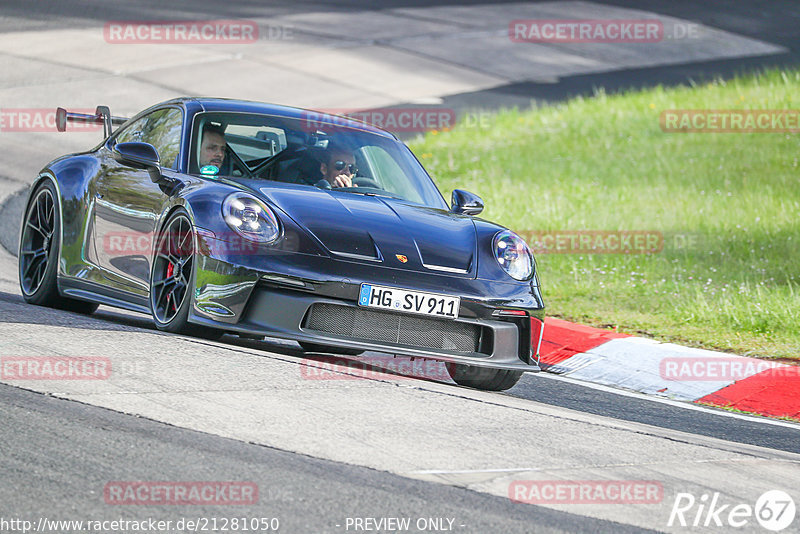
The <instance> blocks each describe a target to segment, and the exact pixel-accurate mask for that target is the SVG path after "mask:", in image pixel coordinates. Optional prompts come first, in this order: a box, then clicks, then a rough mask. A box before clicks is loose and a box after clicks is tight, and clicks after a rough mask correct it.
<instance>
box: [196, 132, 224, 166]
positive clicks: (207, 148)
mask: <svg viewBox="0 0 800 534" xmlns="http://www.w3.org/2000/svg"><path fill="white" fill-rule="evenodd" d="M226 147H227V144H226V142H225V133H224V132H223V131H222V128H220V127H219V126H216V125H214V124H211V123H207V124H206V125H205V126H203V141H202V143H200V168H201V169H202V168H203V167H205V166H206V165H213V166H215V167H216V168H217V172H219V169H221V168H222V163H223V162H224V161H225V148H226ZM214 174H216V173H214Z"/></svg>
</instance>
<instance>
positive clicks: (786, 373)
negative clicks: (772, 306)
mask: <svg viewBox="0 0 800 534" xmlns="http://www.w3.org/2000/svg"><path fill="white" fill-rule="evenodd" d="M540 354H541V360H540V363H541V366H542V369H543V370H545V371H547V372H549V373H554V374H559V375H564V376H568V377H570V378H571V379H575V380H580V381H585V382H592V383H595V384H602V385H606V386H612V387H618V388H625V389H629V390H633V391H638V392H640V393H646V394H651V395H656V396H660V397H666V398H671V399H677V400H683V401H690V402H694V403H703V404H711V405H715V406H721V407H728V408H735V409H738V410H742V411H747V412H753V413H757V414H762V415H768V416H773V417H790V418H794V419H797V420H800V366H796V365H778V366H777V367H773V368H771V369H767V370H764V366H765V365H774V364H772V363H771V362H769V361H768V360H759V359H756V358H748V357H745V356H737V355H733V354H729V353H724V352H716V351H711V350H705V349H697V348H691V347H684V346H681V345H676V344H673V343H661V342H659V341H656V340H652V339H647V338H641V337H635V336H629V335H627V334H619V333H617V332H612V331H610V330H602V329H599V328H593V327H590V326H586V325H581V324H576V323H571V322H569V321H564V320H562V319H556V318H550V317H548V318H547V319H546V320H545V328H544V336H543V339H542V345H541V350H540ZM684 361H689V362H699V363H700V366H699V368H700V369H701V372H702V369H707V370H708V371H711V370H713V369H714V365H717V368H723V367H721V365H723V364H726V363H727V364H728V365H729V366H730V365H731V364H736V369H737V370H738V371H739V372H738V373H736V374H734V375H733V376H730V375H725V374H724V373H723V375H722V376H721V377H720V379H718V380H713V379H703V378H702V377H703V376H709V377H711V376H719V375H714V374H713V373H711V372H709V374H708V375H702V374H701V375H700V376H699V377H698V375H697V374H695V375H694V377H693V378H692V377H687V378H686V379H675V378H674V377H671V376H670V375H669V374H668V373H667V374H666V375H665V372H664V371H665V368H666V369H668V368H669V367H668V366H667V367H665V364H667V363H670V364H680V363H681V362H684ZM742 370H744V372H740V371H742Z"/></svg>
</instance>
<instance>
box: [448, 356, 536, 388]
mask: <svg viewBox="0 0 800 534" xmlns="http://www.w3.org/2000/svg"><path fill="white" fill-rule="evenodd" d="M447 372H448V373H449V374H450V378H452V379H453V382H455V383H456V384H458V385H459V386H465V387H469V388H475V389H482V390H484V391H505V390H507V389H511V388H512V387H514V385H515V384H516V383H517V382H519V379H520V378H522V373H523V371H513V370H509V369H488V368H486V367H475V366H473V365H463V364H460V363H448V364H447Z"/></svg>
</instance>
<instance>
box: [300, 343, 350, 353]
mask: <svg viewBox="0 0 800 534" xmlns="http://www.w3.org/2000/svg"><path fill="white" fill-rule="evenodd" d="M299 343H300V346H301V347H303V350H304V351H306V352H322V353H325V354H343V355H345V356H358V355H359V354H363V353H364V351H363V350H361V349H346V348H342V347H331V346H330V345H319V344H317V343H309V342H307V341H300V342H299Z"/></svg>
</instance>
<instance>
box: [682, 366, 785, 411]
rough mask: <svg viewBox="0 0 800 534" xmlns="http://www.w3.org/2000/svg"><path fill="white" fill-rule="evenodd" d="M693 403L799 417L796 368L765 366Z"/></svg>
mask: <svg viewBox="0 0 800 534" xmlns="http://www.w3.org/2000/svg"><path fill="white" fill-rule="evenodd" d="M695 402H697V403H706V404H713V405H715V406H722V407H726V408H735V409H737V410H744V411H747V412H757V413H760V414H764V415H771V416H774V417H792V418H795V419H800V367H781V368H776V369H768V370H766V371H762V372H760V373H758V374H757V375H754V376H751V377H749V378H746V379H744V380H740V381H738V382H736V383H734V384H731V385H730V386H728V387H725V388H722V389H720V390H719V391H717V392H715V393H711V394H710V395H706V396H705V397H702V398H700V399H697V400H696V401H695Z"/></svg>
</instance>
